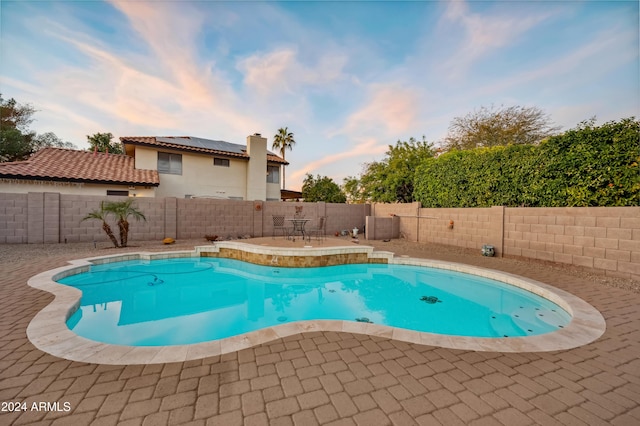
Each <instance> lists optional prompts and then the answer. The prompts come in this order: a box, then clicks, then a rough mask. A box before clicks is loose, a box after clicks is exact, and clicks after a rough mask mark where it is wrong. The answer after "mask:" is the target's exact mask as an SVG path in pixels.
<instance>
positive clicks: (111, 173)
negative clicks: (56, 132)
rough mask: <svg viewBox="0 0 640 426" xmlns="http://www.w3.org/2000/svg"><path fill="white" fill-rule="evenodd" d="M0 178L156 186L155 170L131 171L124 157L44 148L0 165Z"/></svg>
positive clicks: (131, 161)
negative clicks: (24, 157) (25, 157)
mask: <svg viewBox="0 0 640 426" xmlns="http://www.w3.org/2000/svg"><path fill="white" fill-rule="evenodd" d="M0 178H12V179H34V180H54V181H70V182H87V183H88V182H91V183H116V184H130V185H133V184H135V185H148V186H158V185H159V183H160V179H159V177H158V172H157V171H156V170H144V169H136V168H135V159H134V158H133V157H130V156H128V155H119V154H105V153H102V152H98V153H96V154H94V153H93V152H90V151H78V150H72V149H62V148H44V149H41V150H40V151H38V152H36V153H35V154H34V155H33V156H32V157H31V158H29V159H28V160H26V161H15V162H10V163H0Z"/></svg>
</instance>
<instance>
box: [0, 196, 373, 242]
mask: <svg viewBox="0 0 640 426" xmlns="http://www.w3.org/2000/svg"><path fill="white" fill-rule="evenodd" d="M114 200H122V198H121V197H103V196H90V195H72V194H59V193H42V192H37V193H36V192H34V193H29V194H0V243H65V242H69V243H71V242H91V241H96V242H109V243H110V241H109V238H108V237H107V235H106V233H105V232H104V230H103V229H102V222H101V221H100V220H86V221H83V220H82V219H83V218H84V217H85V216H86V215H87V214H88V213H90V212H91V211H94V210H99V208H100V203H101V202H102V201H114ZM136 203H137V207H138V209H139V210H140V211H141V212H142V213H143V214H144V215H145V216H146V218H147V220H146V221H139V222H137V221H135V219H133V218H130V223H131V228H130V234H129V241H131V242H134V241H136V240H139V241H143V240H162V239H163V238H166V237H172V238H175V239H194V238H202V240H203V242H204V241H205V240H204V237H205V235H218V236H219V237H220V238H227V237H233V238H237V237H239V236H245V235H250V236H253V237H260V236H270V235H273V221H272V215H274V214H283V215H284V216H285V217H288V218H292V217H293V216H294V214H295V212H296V207H302V209H303V214H304V215H305V217H306V218H308V219H311V222H310V223H309V225H308V226H310V227H314V226H316V225H317V220H318V218H319V217H320V216H327V218H328V220H327V227H326V230H327V234H329V233H330V232H331V233H332V232H335V231H336V230H342V229H349V230H351V229H353V228H354V227H356V226H357V227H358V228H359V229H361V228H362V225H363V224H364V223H365V217H366V216H367V215H368V214H369V213H370V206H369V205H364V204H359V205H347V204H326V203H283V202H279V201H236V200H215V199H184V198H146V197H140V198H138V199H136ZM107 223H108V224H109V225H110V226H111V228H112V231H113V233H114V235H116V237H119V229H118V226H117V223H116V221H115V220H114V219H113V218H112V217H108V218H107Z"/></svg>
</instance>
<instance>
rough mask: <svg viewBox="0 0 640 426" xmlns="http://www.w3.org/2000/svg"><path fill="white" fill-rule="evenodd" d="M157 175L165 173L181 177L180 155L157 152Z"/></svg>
mask: <svg viewBox="0 0 640 426" xmlns="http://www.w3.org/2000/svg"><path fill="white" fill-rule="evenodd" d="M158 173H167V174H170V175H181V174H182V155H181V154H169V153H166V152H159V153H158Z"/></svg>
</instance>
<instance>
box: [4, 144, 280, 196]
mask: <svg viewBox="0 0 640 426" xmlns="http://www.w3.org/2000/svg"><path fill="white" fill-rule="evenodd" d="M120 141H121V143H122V145H123V147H124V151H125V154H124V155H118V154H108V153H94V152H89V151H75V150H69V149H61V148H45V149H42V150H40V151H38V152H37V153H35V154H34V155H33V156H32V157H31V158H29V159H28V160H26V161H19V162H12V163H0V192H6V193H27V192H60V193H65V194H84V195H122V196H137V197H180V198H183V197H187V198H198V197H202V198H223V199H237V200H280V196H281V194H280V175H281V173H280V168H281V166H283V165H286V164H288V163H287V162H286V161H285V160H283V159H282V158H280V157H278V156H277V155H275V154H274V153H272V152H269V151H267V140H266V139H265V138H263V137H262V136H260V135H259V134H254V135H251V136H248V137H247V145H246V146H245V145H239V144H233V143H229V142H224V141H214V140H209V139H202V138H196V137H191V136H184V137H174V136H168V137H157V136H145V137H140V136H134V137H121V138H120Z"/></svg>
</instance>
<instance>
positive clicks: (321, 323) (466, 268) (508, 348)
mask: <svg viewBox="0 0 640 426" xmlns="http://www.w3.org/2000/svg"><path fill="white" fill-rule="evenodd" d="M221 247H222V248H224V247H227V248H232V249H240V250H244V251H249V252H252V253H263V254H270V255H277V256H287V255H290V256H293V255H297V256H299V255H300V252H301V249H296V250H291V249H281V248H276V247H271V246H269V247H264V246H256V245H253V244H249V243H238V242H224V243H219V244H217V245H216V246H199V247H195V248H194V250H192V251H174V252H159V253H149V252H139V253H127V254H118V255H109V256H100V257H91V258H85V259H77V260H72V261H69V262H68V263H69V265H67V266H62V267H59V268H55V269H51V270H48V271H44V272H42V273H40V274H37V275H35V276H33V277H31V278H30V279H29V280H28V282H27V283H28V285H29V286H31V287H33V288H36V289H39V290H44V291H47V292H49V293H52V294H53V295H54V296H55V298H54V300H53V301H52V302H51V303H49V304H48V305H47V306H45V307H44V308H43V309H42V310H40V311H39V312H38V313H37V314H36V315H35V317H34V318H33V319H32V320H31V322H30V323H29V326H28V327H27V337H28V338H29V340H30V341H31V343H32V344H33V345H34V346H36V347H37V348H38V349H40V350H42V351H44V352H46V353H49V354H51V355H54V356H57V357H60V358H64V359H67V360H71V361H79V362H87V363H97V364H111V365H125V364H157V363H166V362H184V361H190V360H195V359H201V358H205V357H209V356H218V355H223V354H227V353H232V352H236V351H239V350H242V349H247V348H251V347H254V346H257V345H260V344H263V343H268V342H271V341H273V340H277V339H280V338H284V337H288V336H293V335H297V334H300V333H305V332H313V331H336V332H346V333H355V334H366V335H370V336H377V337H382V338H388V339H393V340H398V341H403V342H407V343H416V344H421V345H429V346H438V347H444V348H449V349H461V350H473V351H485V352H486V351H490V352H546V351H557V350H566V349H571V348H575V347H578V346H583V345H586V344H588V343H591V342H592V341H594V340H596V339H598V338H599V337H600V336H602V334H603V333H604V332H605V330H606V322H605V320H604V318H603V317H602V314H601V313H600V312H599V311H598V310H597V309H595V308H594V307H593V306H591V305H590V304H589V303H587V302H586V301H584V300H583V299H581V298H579V297H577V296H574V295H573V294H571V293H569V292H566V291H564V290H561V289H558V288H556V287H553V286H551V285H548V284H545V283H542V282H539V281H535V280H532V279H529V278H526V277H522V276H518V275H514V274H510V273H507V272H502V271H497V270H493V269H486V268H481V267H476V266H471V265H466V264H462V263H453V262H445V261H436V260H429V259H419V258H408V257H395V256H394V255H393V253H391V252H383V251H374V249H373V247H370V246H358V247H351V246H345V247H331V248H321V249H303V251H304V252H306V254H307V255H309V256H326V255H328V254H346V253H367V256H369V258H374V259H381V258H384V259H385V260H386V261H387V262H388V263H389V264H404V265H416V266H426V267H431V268H438V269H445V270H451V271H456V272H463V273H468V274H472V275H476V276H482V277H486V278H491V279H495V280H497V281H501V282H504V283H507V284H510V285H513V286H516V287H520V288H523V289H525V290H528V291H531V292H533V293H535V294H538V295H540V296H542V297H544V298H547V299H549V300H551V301H552V302H554V303H556V304H558V305H560V306H561V307H562V308H564V309H565V310H567V311H568V312H569V313H570V314H571V316H572V320H571V322H570V323H569V324H568V325H567V327H565V328H563V329H561V330H558V331H554V332H551V333H545V334H541V335H536V336H526V337H510V338H479V337H464V336H452V335H442V334H434V333H426V332H418V331H413V330H407V329H401V328H394V327H390V326H385V325H380V324H368V323H358V322H351V321H341V320H307V321H298V322H292V323H286V324H280V325H276V326H273V327H268V328H264V329H260V330H256V331H252V332H249V333H245V334H241V335H238V336H232V337H228V338H224V339H219V340H214V341H209V342H203V343H195V344H189V345H174V346H123V345H112V344H106V343H100V342H96V341H92V340H89V339H87V338H84V337H81V336H79V335H77V334H75V333H74V332H73V331H71V330H70V329H69V328H68V327H67V325H66V321H67V319H68V318H69V317H70V316H71V315H72V314H73V313H74V312H75V311H76V310H77V309H78V307H79V305H80V297H81V294H82V293H81V291H80V290H78V289H76V288H73V287H69V286H66V285H64V284H59V283H57V282H55V279H59V278H62V277H64V276H68V275H72V274H74V273H78V272H80V271H83V270H87V269H88V268H89V267H90V266H91V265H93V264H99V263H109V262H115V261H122V260H132V259H166V258H179V257H182V258H188V257H200V256H201V255H202V253H203V252H207V251H211V250H219V248H221ZM377 261H378V260H376V261H375V262H377Z"/></svg>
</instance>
